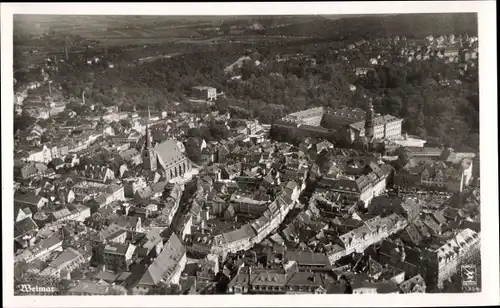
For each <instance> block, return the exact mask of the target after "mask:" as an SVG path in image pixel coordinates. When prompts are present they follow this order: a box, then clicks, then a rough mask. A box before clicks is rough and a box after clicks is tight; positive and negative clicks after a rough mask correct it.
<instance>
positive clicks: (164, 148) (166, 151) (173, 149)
mask: <svg viewBox="0 0 500 308" xmlns="http://www.w3.org/2000/svg"><path fill="white" fill-rule="evenodd" d="M155 151H156V153H157V154H158V157H159V158H160V159H161V161H162V162H163V163H164V164H165V166H168V165H172V164H175V163H176V162H179V161H182V160H183V159H185V158H186V157H185V156H184V154H183V153H182V152H181V150H180V149H179V147H178V146H177V142H176V141H175V140H165V141H163V142H162V143H159V144H157V145H156V147H155Z"/></svg>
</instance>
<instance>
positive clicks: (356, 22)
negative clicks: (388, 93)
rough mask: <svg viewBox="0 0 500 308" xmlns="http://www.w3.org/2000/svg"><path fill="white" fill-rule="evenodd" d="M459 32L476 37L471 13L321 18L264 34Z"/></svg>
mask: <svg viewBox="0 0 500 308" xmlns="http://www.w3.org/2000/svg"><path fill="white" fill-rule="evenodd" d="M358 16H359V15H358ZM462 32H467V33H468V34H469V35H477V15H476V14H475V13H442V14H441V13H440V14H398V15H387V14H384V15H364V16H362V17H361V16H359V17H346V18H340V19H339V18H338V17H337V16H333V18H328V17H327V18H325V16H323V18H321V19H318V20H315V21H310V22H307V23H297V24H292V25H288V26H286V27H281V28H272V29H268V31H267V32H266V34H269V35H285V36H314V37H336V38H344V37H348V38H352V39H357V38H366V37H370V36H371V37H377V36H391V35H400V36H403V35H404V36H407V37H409V38H410V37H417V38H420V37H425V36H427V35H429V34H433V35H437V34H448V33H462Z"/></svg>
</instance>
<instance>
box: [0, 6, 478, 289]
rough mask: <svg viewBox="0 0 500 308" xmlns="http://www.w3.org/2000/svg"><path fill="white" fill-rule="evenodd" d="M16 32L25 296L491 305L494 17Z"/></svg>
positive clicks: (260, 20)
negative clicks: (292, 297) (484, 228)
mask: <svg viewBox="0 0 500 308" xmlns="http://www.w3.org/2000/svg"><path fill="white" fill-rule="evenodd" d="M13 20H14V25H13V34H14V36H13V49H14V55H13V61H14V63H13V64H14V85H13V86H14V153H13V155H14V179H13V181H14V192H12V193H13V194H14V204H13V207H14V243H13V244H14V257H13V258H14V262H13V267H14V277H13V279H14V291H15V295H16V296H30V295H54V296H57V295H129V296H134V295H179V296H182V295H211V294H228V295H229V294H245V295H248V296H249V297H251V295H253V294H273V295H280V294H374V293H376V294H380V293H384V294H388V293H390V294H409V293H470V292H474V293H476V292H481V290H482V286H481V252H480V241H481V240H480V238H481V225H480V203H481V202H480V192H479V191H480V189H479V188H480V176H479V165H480V160H479V157H480V155H479V81H478V61H479V53H478V44H479V40H478V18H477V14H476V13H429V14H427V13H426V14H420V13H419V14H416V13H414V14H392V15H390V14H380V15H373V14H372V15H260V16H255V15H252V16H236V15H234V16H232V15H231V16H230V15H220V16H173V15H172V16H161V15H158V16H154V15H137V16H134V15H23V14H16V15H14V16H13ZM9 109H10V108H9ZM9 155H10V154H9ZM2 190H3V189H2ZM9 240H10V239H9ZM7 243H8V242H7ZM8 245H11V244H8ZM9 255H10V253H9ZM483 263H484V261H483ZM485 271H487V269H485ZM9 277H10V276H9ZM9 279H10V278H9ZM484 285H486V283H484ZM398 296H404V295H398ZM315 298H316V297H315Z"/></svg>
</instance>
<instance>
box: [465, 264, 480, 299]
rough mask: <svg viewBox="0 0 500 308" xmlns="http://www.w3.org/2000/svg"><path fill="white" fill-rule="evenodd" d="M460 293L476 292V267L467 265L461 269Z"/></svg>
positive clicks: (477, 289)
mask: <svg viewBox="0 0 500 308" xmlns="http://www.w3.org/2000/svg"><path fill="white" fill-rule="evenodd" d="M461 277H462V291H464V292H478V291H479V288H478V285H477V267H476V265H472V264H467V265H462V267H461Z"/></svg>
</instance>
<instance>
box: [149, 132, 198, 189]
mask: <svg viewBox="0 0 500 308" xmlns="http://www.w3.org/2000/svg"><path fill="white" fill-rule="evenodd" d="M142 162H143V167H144V169H146V170H151V171H156V170H159V171H160V172H161V173H163V175H164V176H165V178H166V179H167V180H172V179H175V178H177V177H180V176H183V175H184V174H185V173H186V172H189V171H190V170H191V169H192V165H191V162H190V161H189V159H188V158H187V156H186V155H185V154H184V153H183V152H182V150H181V149H180V147H179V145H178V144H177V141H175V140H172V139H167V140H165V141H163V142H161V143H158V144H156V145H155V146H153V141H152V138H151V132H150V130H149V126H148V125H147V124H146V142H145V146H144V149H143V150H142Z"/></svg>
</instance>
